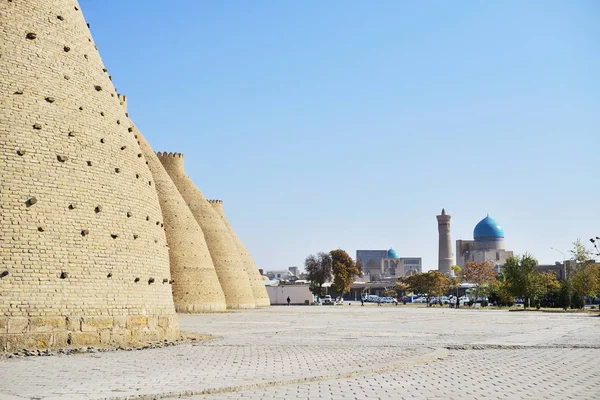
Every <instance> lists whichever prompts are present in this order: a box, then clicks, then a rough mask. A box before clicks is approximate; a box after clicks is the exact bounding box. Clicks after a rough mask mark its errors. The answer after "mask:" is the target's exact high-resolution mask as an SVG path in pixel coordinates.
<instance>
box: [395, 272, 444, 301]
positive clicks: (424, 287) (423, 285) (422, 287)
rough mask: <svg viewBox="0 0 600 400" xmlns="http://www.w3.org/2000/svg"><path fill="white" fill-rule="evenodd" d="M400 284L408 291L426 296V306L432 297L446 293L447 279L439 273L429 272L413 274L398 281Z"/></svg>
mask: <svg viewBox="0 0 600 400" xmlns="http://www.w3.org/2000/svg"><path fill="white" fill-rule="evenodd" d="M399 281H400V283H402V284H404V285H406V287H407V288H408V290H411V291H413V292H416V293H419V294H426V295H427V305H430V300H431V298H432V297H437V296H441V295H442V294H444V292H445V291H446V288H447V287H448V284H449V279H448V277H447V276H446V275H444V274H442V273H441V272H440V271H435V270H434V271H429V272H425V273H422V274H414V275H412V276H407V277H403V278H400V279H399Z"/></svg>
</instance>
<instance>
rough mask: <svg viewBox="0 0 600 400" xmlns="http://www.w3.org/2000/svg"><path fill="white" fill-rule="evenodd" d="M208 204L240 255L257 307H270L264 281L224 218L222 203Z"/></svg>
mask: <svg viewBox="0 0 600 400" xmlns="http://www.w3.org/2000/svg"><path fill="white" fill-rule="evenodd" d="M208 202H209V203H210V204H211V205H212V206H213V208H214V209H215V211H216V212H217V214H219V216H220V217H221V218H222V219H223V222H224V223H225V226H226V227H227V230H228V231H229V234H230V235H231V238H232V239H233V242H234V243H235V246H236V248H237V249H238V251H239V253H240V258H241V259H242V262H243V263H244V266H245V268H246V272H247V273H248V278H249V279H250V287H251V288H252V294H253V295H254V301H255V302H256V305H257V306H258V307H266V306H270V305H271V300H270V299H269V294H268V293H267V289H266V288H265V284H264V281H263V279H262V276H261V275H260V272H259V271H258V267H257V266H256V264H255V263H254V260H253V259H252V256H251V255H250V252H249V251H248V249H247V248H246V246H245V245H244V242H242V240H241V239H240V237H239V236H238V235H237V233H236V232H235V230H234V229H233V227H232V226H231V224H230V223H229V221H228V220H227V218H226V217H225V213H224V211H223V201H222V200H208Z"/></svg>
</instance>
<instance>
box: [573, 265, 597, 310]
mask: <svg viewBox="0 0 600 400" xmlns="http://www.w3.org/2000/svg"><path fill="white" fill-rule="evenodd" d="M571 285H572V288H573V294H574V295H575V296H577V298H576V299H575V300H576V303H577V304H578V305H579V306H583V305H584V304H585V297H586V296H589V297H594V296H596V294H598V293H599V292H600V267H598V265H594V264H592V263H588V264H587V265H585V266H582V267H580V268H578V269H577V271H576V272H575V274H574V275H573V277H572V284H571Z"/></svg>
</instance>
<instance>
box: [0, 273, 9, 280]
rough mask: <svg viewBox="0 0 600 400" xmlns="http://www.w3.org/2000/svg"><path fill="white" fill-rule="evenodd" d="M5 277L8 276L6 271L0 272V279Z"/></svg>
mask: <svg viewBox="0 0 600 400" xmlns="http://www.w3.org/2000/svg"><path fill="white" fill-rule="evenodd" d="M6 275H8V271H2V272H0V279H2V278H4V277H5V276H6Z"/></svg>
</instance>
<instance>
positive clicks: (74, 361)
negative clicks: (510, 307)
mask: <svg viewBox="0 0 600 400" xmlns="http://www.w3.org/2000/svg"><path fill="white" fill-rule="evenodd" d="M180 324H181V327H182V329H183V330H186V331H194V332H202V333H209V334H212V335H215V336H217V338H216V339H214V340H211V341H208V342H201V343H192V344H184V345H179V346H174V347H166V348H161V349H149V350H133V351H118V352H108V353H90V354H79V355H69V356H67V355H59V356H51V357H27V358H22V359H8V360H4V361H0V399H43V400H46V399H103V398H140V397H141V398H148V399H153V398H186V399H194V400H200V399H253V398H256V399H313V398H323V399H342V398H343V399H377V398H381V399H402V398H410V399H427V398H432V399H434V398H448V399H453V398H461V399H475V398H477V399H480V398H503V399H513V398H540V399H541V398H549V397H551V398H558V399H562V398H564V399H568V398H577V399H598V398H600V368H598V367H597V365H596V364H597V362H596V360H597V359H598V357H600V332H599V330H598V328H599V326H600V318H597V317H594V316H588V315H584V314H547V313H535V312H507V311H483V310H466V309H461V310H449V309H427V308H424V307H403V306H398V307H394V306H384V307H360V306H357V305H355V304H353V305H351V306H350V305H345V306H341V307H340V306H335V307H334V306H331V307H326V306H321V307H316V306H315V307H300V306H299V307H270V308H266V309H257V310H248V311H236V312H231V313H225V314H204V315H180Z"/></svg>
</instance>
